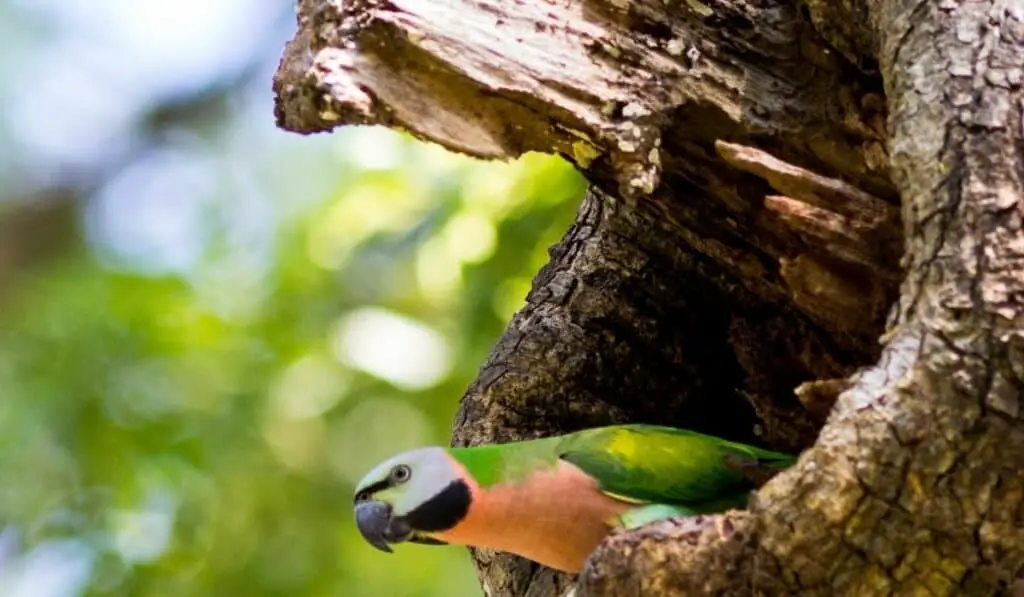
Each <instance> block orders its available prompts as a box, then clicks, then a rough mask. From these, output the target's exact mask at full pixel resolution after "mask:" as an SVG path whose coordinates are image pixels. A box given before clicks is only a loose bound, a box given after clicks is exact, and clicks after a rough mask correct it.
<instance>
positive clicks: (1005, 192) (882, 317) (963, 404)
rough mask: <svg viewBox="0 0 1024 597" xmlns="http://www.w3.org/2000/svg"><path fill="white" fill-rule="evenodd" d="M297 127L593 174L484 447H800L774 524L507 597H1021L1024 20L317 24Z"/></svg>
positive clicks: (609, 551) (683, 544)
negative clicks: (631, 439)
mask: <svg viewBox="0 0 1024 597" xmlns="http://www.w3.org/2000/svg"><path fill="white" fill-rule="evenodd" d="M298 8H299V10H298V24H299V27H298V32H297V34H296V36H295V38H294V39H293V40H292V41H291V42H290V43H289V45H288V46H287V48H286V49H285V53H284V57H283V59H282V61H281V65H280V68H279V71H278V74H277V77H276V79H275V91H276V93H277V118H278V123H279V125H280V126H282V127H284V128H286V129H289V130H293V131H298V132H303V133H308V132H316V131H326V130H330V129H332V128H333V127H336V126H339V125H343V124H383V125H386V126H390V127H394V128H400V129H404V130H407V131H410V132H411V133H412V134H414V135H417V136H418V137H421V138H423V139H425V140H429V141H432V142H436V143H440V144H442V145H444V146H445V147H448V148H450V149H452V150H454V151H459V152H464V153H467V154H470V155H474V156H479V157H483V158H489V159H508V158H514V157H516V156H518V155H520V154H522V153H523V152H526V151H546V152H556V153H558V154H561V155H563V156H564V157H565V158H566V159H568V160H570V161H572V162H573V163H575V164H576V165H577V166H578V167H579V168H580V170H581V171H582V172H584V174H585V175H586V176H587V178H588V179H589V180H590V182H591V187H590V190H589V191H588V193H587V195H586V197H584V198H583V201H582V205H581V207H580V210H579V214H578V218H577V221H576V223H575V224H574V225H573V226H572V228H571V229H570V230H569V231H568V232H567V233H566V235H565V238H564V239H563V240H562V241H561V242H560V243H559V244H558V245H557V246H555V247H554V248H552V249H551V261H550V263H549V264H548V265H547V266H546V267H545V268H544V269H543V270H542V271H541V272H540V273H539V274H538V275H537V277H536V279H535V281H534V285H533V289H532V291H531V292H530V295H529V297H528V301H527V305H526V306H525V307H524V308H523V309H522V311H521V312H520V313H518V314H517V315H516V316H515V317H514V318H513V320H512V321H511V322H510V324H509V326H508V329H507V330H506V331H505V333H504V334H503V335H502V337H501V338H500V339H499V341H498V342H497V345H496V346H495V348H494V351H493V353H492V354H491V356H490V358H489V359H488V361H487V362H486V363H485V364H484V365H483V368H482V369H481V372H480V376H479V377H478V379H477V380H476V381H475V382H474V383H473V384H472V386H471V387H470V388H469V390H468V391H467V393H466V395H465V396H464V397H463V399H462V405H461V409H460V412H459V416H458V419H457V421H456V425H455V433H454V441H455V442H457V443H460V444H479V443H486V442H492V441H495V440H506V439H511V438H522V437H530V436H537V435H544V434H550V433H556V432H562V431H567V430H571V429H576V428H580V427H587V426H593V425H599V424H606V423H612V422H622V421H643V422H658V423H666V424H673V425H682V426H688V427H693V428H698V429H702V430H705V431H709V432H712V433H717V434H720V435H724V436H728V437H732V438H736V439H740V440H748V441H758V442H760V443H763V444H765V445H768V446H771V447H774V448H779V449H789V450H801V449H802V450H804V452H803V454H802V456H801V458H800V460H799V463H798V464H797V465H796V466H795V467H793V468H792V469H790V470H788V471H786V472H785V473H783V474H780V475H778V476H777V477H775V478H774V479H772V480H771V481H769V482H768V483H767V484H766V485H765V486H764V487H762V488H761V490H760V491H759V492H757V493H756V494H755V495H754V496H753V498H752V503H751V506H750V508H749V509H748V510H747V511H734V512H729V513H726V514H723V515H719V516H708V517H701V518H697V519H690V520H672V521H663V522H659V523H655V524H652V525H649V526H647V527H644V528H642V529H638V530H636V531H633V532H628V533H616V534H614V535H613V536H611V537H610V538H609V539H608V540H606V541H605V543H604V544H602V546H601V547H600V548H599V549H598V550H597V551H596V552H595V553H594V555H593V556H592V557H591V558H590V560H589V562H588V565H587V567H586V568H585V569H584V571H583V572H582V573H581V575H580V578H579V579H571V578H567V577H565V576H562V575H557V574H554V573H552V572H551V571H549V570H544V569H541V568H539V567H537V566H534V565H531V564H530V563H528V562H525V561H523V560H520V559H518V558H513V557H510V556H506V555H501V554H493V553H483V552H479V553H475V554H474V557H475V559H476V562H477V565H478V569H479V571H480V577H481V581H482V584H483V586H484V588H485V590H486V592H487V593H488V594H489V595H494V596H497V595H515V596H521V595H531V596H548V595H556V594H564V593H567V592H572V591H575V593H576V595H594V596H596V595H615V596H632V595H655V596H660V595H705V594H709V595H710V594H722V595H752V594H758V595H768V594H772V595H776V594H779V595H782V594H801V595H911V594H912V595H918V594H921V595H996V594H1010V592H1011V591H1012V590H1013V588H1012V587H1013V585H1014V582H1015V580H1016V579H1018V578H1020V577H1022V576H1024V474H1022V473H1024V425H1022V419H1021V417H1022V408H1021V406H1022V405H1021V394H1022V391H1024V230H1022V228H1024V225H1022V220H1024V128H1022V126H1024V123H1022V116H1021V114H1022V111H1024V91H1022V78H1024V75H1022V73H1024V2H1022V0H915V1H909V0H845V1H844V2H824V1H822V0H807V1H806V2H800V3H797V2H793V1H788V0H514V1H513V0H504V1H503V0H345V1H344V2H342V1H340V0H300V2H299V7H298Z"/></svg>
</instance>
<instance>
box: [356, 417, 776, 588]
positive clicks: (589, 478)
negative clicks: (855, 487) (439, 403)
mask: <svg viewBox="0 0 1024 597" xmlns="http://www.w3.org/2000/svg"><path fill="white" fill-rule="evenodd" d="M793 462H794V457H793V456H789V455H786V454H781V453H777V452H772V451H769V450H763V449H760V448H755V447H753V446H747V445H744V444H740V443H734V442H729V441H725V440H723V439H719V438H717V437H712V436H708V435H702V434H699V433H695V432H693V431H687V430H684V429H676V428H672V427H659V426H653V425H615V426H610V427H599V428H595V429H586V430H583V431H577V432H575V433H570V434H568V435H561V436H557V437H547V438H540V439H532V440H527V441H521V442H513V443H506V444H496V445H487V446H476V447H470V448H442V447H427V448H421V449H417V450H412V451H409V452H405V453H402V454H399V455H398V456H395V457H393V458H390V459H388V460H386V461H384V462H382V463H381V464H379V465H377V466H376V467H375V468H374V469H373V470H371V471H370V472H369V473H367V475H366V476H365V477H363V479H362V480H361V481H360V482H359V484H358V486H357V487H356V492H355V500H354V502H355V506H354V507H355V517H356V525H357V526H358V528H359V532H360V533H361V534H362V535H363V537H364V538H365V539H366V540H367V541H368V542H369V543H370V544H371V545H373V546H374V547H376V548H378V549H381V550H383V551H387V552H390V551H391V547H390V545H391V544H395V543H400V542H404V541H409V542H413V543H422V544H435V545H436V544H448V543H451V544H459V545H468V546H473V547H483V548H490V549H495V550H499V551H505V552H510V553H514V554H517V555H520V556H523V557H525V558H527V559H530V560H533V561H535V562H538V563H540V564H543V565H545V566H548V567H551V568H554V569H556V570H562V571H565V572H572V573H575V572H578V571H579V570H580V569H581V568H582V567H583V563H584V561H585V560H586V559H587V556H589V555H590V553H591V552H592V551H593V550H594V548H595V547H597V544H598V543H599V542H600V541H601V539H603V538H604V537H605V535H607V534H608V533H609V532H610V531H611V529H612V528H614V527H616V526H622V527H626V528H633V527H636V526H640V525H643V524H646V523H647V522H651V521H653V520H657V519H660V518H667V517H670V516H688V515H694V514H701V513H709V512H719V511H723V510H727V509H729V508H743V507H745V506H746V501H747V496H748V495H749V492H750V491H751V490H752V489H754V488H755V487H756V485H757V483H756V480H757V478H758V477H766V476H770V475H771V474H773V473H775V472H777V471H779V470H781V469H784V468H786V467H788V466H790V465H791V464H793Z"/></svg>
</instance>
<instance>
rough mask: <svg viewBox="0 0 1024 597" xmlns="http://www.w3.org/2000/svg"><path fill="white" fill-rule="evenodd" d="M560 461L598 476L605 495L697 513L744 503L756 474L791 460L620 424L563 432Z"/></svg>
mask: <svg viewBox="0 0 1024 597" xmlns="http://www.w3.org/2000/svg"><path fill="white" fill-rule="evenodd" d="M559 450H560V454H559V455H560V456H561V458H562V459H563V460H566V461H568V462H571V463H572V464H574V465H576V466H578V467H579V468H580V469H582V470H583V471H584V472H585V473H587V474H588V475H591V476H592V477H594V478H595V479H597V481H598V484H599V487H600V488H601V490H602V491H604V492H605V493H608V494H610V495H612V496H615V497H618V498H620V499H623V500H626V501H634V502H638V503H665V504H676V505H682V506H687V507H688V508H691V509H694V510H698V511H717V510H722V509H726V508H729V507H742V506H743V505H744V504H745V501H746V495H747V493H748V492H749V491H750V490H752V489H754V488H755V487H756V486H757V484H758V483H757V479H758V476H764V477H767V476H770V475H771V474H773V473H775V472H777V471H778V470H781V469H784V468H786V467H788V466H790V465H792V464H793V462H794V460H795V459H794V458H793V457H792V456H788V455H785V454H780V453H777V452H771V451H769V450H762V449H760V448H755V447H753V446H747V445H744V444H739V443H734V442H728V441H725V440H723V439H719V438H716V437H712V436H709V435H702V434H699V433H694V432H692V431H686V430H683V429H675V428H672V427H657V426H652V425H619V426H614V427H602V428H598V429H589V430H586V431H581V432H578V433H575V434H571V435H569V436H566V437H565V438H564V439H563V441H562V443H561V445H560V446H559Z"/></svg>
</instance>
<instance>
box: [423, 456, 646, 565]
mask: <svg viewBox="0 0 1024 597" xmlns="http://www.w3.org/2000/svg"><path fill="white" fill-rule="evenodd" d="M472 490H473V494H474V495H473V503H472V505H471V506H470V510H469V513H468V514H467V515H466V518H464V519H463V520H462V522H460V523H459V524H458V525H457V526H456V527H455V528H454V529H452V530H450V531H447V532H444V533H439V534H437V535H436V537H438V538H439V539H442V540H444V541H447V542H449V543H457V544H462V545H471V546H474V547H485V548H490V549H496V550H499V551H507V552H511V553H515V554H518V555H521V556H523V557H525V558H528V559H530V560H533V561H535V562H539V563H541V564H544V565H545V566H549V567H551V568H555V569H558V570H563V571H565V572H573V573H575V572H578V571H579V570H580V568H582V566H583V563H584V561H585V560H586V558H587V556H588V555H590V552H592V551H593V550H594V548H595V547H597V544H598V543H599V542H600V541H601V539H602V538H603V537H604V536H605V535H607V534H608V532H609V531H610V530H611V526H610V524H609V523H612V522H613V521H614V519H615V518H616V517H617V516H618V515H619V514H621V513H622V512H624V511H625V510H628V509H629V508H630V507H631V505H630V504H627V503H625V502H621V501H619V500H616V499H613V498H611V497H608V496H607V495H605V494H603V493H601V492H600V491H598V489H597V484H596V483H595V482H594V480H593V479H591V478H590V477H589V476H587V475H586V474H585V473H583V472H582V471H580V470H579V469H578V468H577V467H575V466H574V465H572V464H569V463H567V462H560V463H559V464H558V466H557V467H556V468H554V469H551V470H546V471H541V472H538V473H536V474H534V475H533V476H531V477H530V478H528V479H526V480H524V481H522V482H520V483H515V484H512V483H509V484H502V485H497V486H494V487H490V488H487V489H486V490H484V489H480V488H477V487H473V488H472Z"/></svg>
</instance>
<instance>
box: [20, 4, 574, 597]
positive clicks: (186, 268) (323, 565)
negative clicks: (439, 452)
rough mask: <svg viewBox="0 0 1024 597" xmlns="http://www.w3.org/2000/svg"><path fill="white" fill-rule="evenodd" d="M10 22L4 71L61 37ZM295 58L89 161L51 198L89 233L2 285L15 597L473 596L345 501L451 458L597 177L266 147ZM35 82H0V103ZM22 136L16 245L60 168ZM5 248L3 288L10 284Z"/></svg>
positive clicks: (403, 147) (219, 83)
mask: <svg viewBox="0 0 1024 597" xmlns="http://www.w3.org/2000/svg"><path fill="white" fill-rule="evenodd" d="M68 1H69V2H71V0H68ZM53 3H56V4H58V5H59V4H60V2H59V1H58V0H51V2H50V4H53ZM186 4H187V3H186ZM20 6H21V8H19V3H13V4H5V3H4V2H0V14H4V15H5V16H6V18H7V19H8V23H7V25H0V50H7V52H6V53H3V52H0V58H2V59H3V60H5V61H8V62H11V61H12V60H13V59H12V56H18V55H22V56H23V55H27V53H25V48H26V47H30V45H31V43H36V42H39V40H46V41H47V43H53V40H54V36H60V35H65V32H63V30H62V29H60V28H59V27H52V28H47V27H39V33H38V35H39V36H40V37H39V40H36V41H35V42H33V41H32V39H35V38H32V39H29V38H30V36H27V34H25V33H24V30H23V29H18V30H19V31H21V32H22V35H21V36H20V37H17V38H13V37H9V36H8V37H5V36H3V35H2V34H3V32H4V28H5V27H6V28H8V29H10V30H13V29H17V28H18V27H17V24H18V23H19V21H18V19H19V18H20V19H22V21H21V23H23V24H24V23H25V22H29V21H31V22H33V23H36V24H38V23H41V22H42V23H46V22H47V21H46V18H47V17H46V14H48V13H43V14H42V15H40V14H38V13H33V12H31V11H26V9H24V6H25V4H24V3H21V4H20ZM282 6H283V7H284V8H286V9H289V10H290V9H291V6H290V4H289V3H283V4H282ZM181 10H182V11H187V9H186V8H182V9H181ZM239 16H240V17H241V18H246V14H244V13H243V14H241V15H239ZM29 17H31V19H29ZM281 22H282V23H285V24H288V23H289V22H288V21H287V20H282V21H281ZM271 29H272V30H273V31H278V29H277V28H271ZM281 31H285V32H287V27H285V28H284V29H281ZM279 33H280V31H279ZM284 36H285V35H284V34H282V35H279V38H280V39H283V37H284ZM269 38H270V39H275V40H276V39H278V37H274V36H273V35H271V36H270V37H269ZM5 39H6V40H7V41H3V40H5ZM39 43H41V42H39ZM18 44H21V45H18ZM26 44H29V45H26ZM278 49H279V46H275V47H272V48H262V50H263V51H265V52H266V55H263V54H261V55H259V56H253V57H250V58H249V60H250V61H252V62H254V63H256V65H257V66H256V67H254V69H253V71H252V72H256V73H260V74H259V76H253V77H252V78H251V79H249V80H246V79H245V78H244V77H243V78H238V79H237V80H235V79H231V78H230V76H229V75H230V73H228V74H222V76H221V78H216V77H212V78H211V79H210V81H207V82H206V83H204V85H200V86H198V87H199V88H197V89H186V90H185V91H182V92H181V93H179V94H178V95H174V96H173V98H172V99H167V98H162V97H152V98H147V99H146V101H147V102H149V103H148V104H146V106H144V108H145V109H147V110H149V111H150V112H149V114H151V115H152V114H153V113H161V114H163V112H160V111H161V110H162V109H163V107H164V106H165V104H166V102H168V101H172V100H173V101H174V102H182V101H187V100H188V97H190V95H189V94H195V95H200V94H203V93H210V89H214V92H215V93H216V94H219V95H220V96H222V100H221V104H222V106H223V110H221V111H216V110H215V111H214V113H215V114H216V115H217V117H216V118H210V117H208V116H209V115H208V114H203V115H202V116H201V117H197V118H193V117H192V116H194V112H188V111H186V115H187V117H183V118H181V119H179V120H176V121H172V122H171V123H170V124H166V123H163V124H161V126H165V127H166V130H163V131H162V132H161V134H159V135H155V136H153V137H152V138H150V139H149V141H148V142H146V143H143V144H140V143H127V144H125V145H124V147H123V148H122V149H123V151H121V153H119V154H117V155H116V156H115V157H114V158H110V157H109V156H108V157H107V158H105V159H103V160H95V161H94V162H88V160H86V159H85V158H84V157H83V159H82V161H81V162H76V164H77V165H78V166H79V167H80V168H81V169H82V170H84V171H88V172H90V173H92V175H93V176H92V178H91V179H89V180H90V182H89V184H82V185H80V186H77V187H76V186H75V185H74V183H66V182H62V183H61V184H63V185H65V186H68V187H69V188H70V189H71V191H73V192H74V193H75V197H76V201H77V203H75V204H74V206H73V209H74V211H75V214H76V216H75V217H76V222H77V230H78V231H79V234H80V238H77V239H71V240H69V239H58V240H61V241H62V245H61V246H62V247H63V248H62V250H61V251H59V252H57V253H56V255H55V256H54V257H51V258H48V259H46V260H43V261H39V262H33V263H32V264H31V266H23V267H21V269H20V270H19V271H18V272H17V276H15V277H8V278H3V277H2V276H0V279H6V280H8V282H7V284H6V286H5V287H4V288H3V289H2V291H0V479H3V482H2V483H0V595H3V596H12V597H15V596H16V597H28V596H31V597H64V596H68V597H70V596H74V595H90V596H93V595H95V596H100V595H126V596H128V595H130V596H140V597H141V596H153V597H156V596H160V597H173V596H179V595H180V596H185V595H187V596H193V597H203V596H214V595H216V596H226V595H252V596H261V595H296V596H297V595H302V596H311V597H319V596H328V595H330V596H345V597H359V596H363V595H365V596H378V595H408V596H437V597H453V596H460V595H479V594H480V591H479V588H478V587H477V584H476V579H475V575H474V573H473V571H472V567H471V565H470V563H469V558H468V555H467V553H466V552H465V550H463V549H461V548H457V547H424V546H400V547H399V548H398V549H397V550H396V551H397V553H396V554H394V555H390V556H388V555H385V554H382V553H380V552H377V551H375V550H373V549H372V548H370V547H369V546H367V545H366V544H365V543H363V541H362V540H361V538H360V537H359V535H358V533H357V532H356V530H355V528H354V526H353V524H352V514H351V494H352V487H353V484H354V483H355V482H356V481H357V480H358V479H359V477H360V476H361V475H362V474H363V473H364V472H365V471H366V470H367V469H368V468H369V467H370V466H371V465H372V464H374V463H376V461H378V460H379V459H381V458H383V457H385V456H388V455H390V454H392V453H394V452H396V451H399V450H402V449H406V448H409V447H412V446H416V445H423V444H427V443H446V442H447V441H448V436H449V433H450V426H451V421H452V417H453V415H454V412H455V409H456V408H457V403H458V398H459V396H461V394H462V392H463V391H464V390H465V388H466V386H467V384H468V383H469V382H470V381H471V380H472V378H473V377H474V376H475V374H476V372H477V370H478V369H479V367H480V365H481V364H482V363H483V361H484V359H485V358H486V356H487V354H488V352H489V350H490V348H491V346H492V344H493V342H494V341H495V339H496V338H497V336H498V334H499V333H500V332H501V330H502V329H503V328H504V325H505V323H506V322H507V320H508V318H509V317H510V316H511V314H512V313H514V312H515V310H516V309H518V307H519V306H520V305H521V304H522V301H523V299H524V297H525V295H526V292H527V290H528V289H529V283H530V279H531V277H532V276H533V275H534V274H535V273H536V271H537V270H538V268H539V267H540V266H541V265H542V264H543V263H544V262H545V261H546V259H547V255H546V248H547V247H548V246H550V245H551V244H553V243H554V242H556V241H557V240H558V239H559V237H560V236H561V234H562V233H563V232H564V231H565V230H566V228H567V226H568V224H569V222H570V221H571V219H572V216H573V213H574V212H575V208H576V205H577V204H578V198H579V196H580V195H581V193H582V188H583V187H582V181H581V179H580V178H579V176H578V175H577V174H576V173H575V172H574V171H572V170H571V169H570V168H569V167H568V166H567V165H566V164H565V163H563V162H561V161H559V160H557V159H554V158H550V157H545V156H537V155H528V156H525V157H524V158H522V159H520V160H519V161H517V162H515V163H510V164H497V163H483V162H477V161H473V160H470V159H468V158H463V157H459V156H455V155H452V154H448V153H446V152H444V151H443V150H441V149H439V148H437V147H433V146H427V145H424V144H422V143H419V142H417V141H414V140H411V139H409V138H407V137H403V136H401V135H399V134H397V133H393V132H390V131H386V130H382V129H345V130H342V131H339V132H337V133H336V134H334V135H332V136H330V137H323V136H321V137H310V138H303V137H298V136H294V135H286V134H284V133H281V132H279V131H274V130H273V128H272V112H271V108H270V103H269V72H270V68H271V67H272V62H273V59H275V58H276V52H277V51H278ZM19 52H22V53H21V54H19ZM261 64H262V65H263V67H262V70H260V68H261V67H260V66H259V65H261ZM22 66H23V67H25V68H30V67H31V64H29V65H28V66H27V67H26V66H25V65H22ZM19 73H20V74H19ZM22 76H24V72H21V71H17V72H7V73H5V74H4V76H3V77H2V78H0V100H2V101H4V105H6V106H12V105H15V106H16V105H17V102H18V101H20V100H19V99H18V96H17V89H16V84H17V83H18V82H19V81H20V80H22V79H20V78H19V77H22ZM94 99H95V98H94ZM102 99H103V98H100V100H102ZM100 100H97V101H100ZM140 101H142V100H140ZM138 109H139V110H142V109H143V108H138ZM12 114H14V115H17V114H18V112H17V111H13V112H12V111H7V115H8V117H9V118H8V120H7V121H5V122H4V123H0V124H2V125H3V126H0V174H3V176H0V178H4V180H3V182H4V183H5V185H6V186H5V190H4V191H0V230H2V229H3V228H2V227H3V224H4V220H5V218H8V217H9V216H10V215H11V214H13V213H15V212H17V211H18V210H19V209H23V208H25V207H26V205H27V204H28V203H30V200H31V198H32V197H34V196H36V195H35V194H34V193H36V190H37V189H40V188H42V189H44V190H45V187H46V184H49V183H46V182H45V181H47V180H52V179H53V177H52V176H49V175H48V174H46V173H48V172H51V170H52V169H50V167H51V166H53V165H54V162H55V161H56V160H57V158H56V157H54V155H56V154H55V153H54V152H55V151H57V150H53V149H52V147H51V146H52V145H53V143H51V144H50V145H47V144H46V143H47V142H49V141H53V139H43V140H40V139H34V141H33V139H29V138H28V137H27V136H26V135H28V134H27V133H25V132H24V128H23V127H22V128H21V129H19V126H21V124H19V122H20V121H15V120H13V119H14V117H15V116H12ZM164 115H165V114H164ZM22 116H23V115H22ZM19 118H21V116H19ZM152 126H154V125H153V120H152V119H147V118H143V117H139V118H138V119H136V120H135V121H133V122H132V123H131V126H126V127H125V128H124V130H122V131H120V132H119V133H118V135H127V136H128V137H132V138H136V139H137V138H138V137H139V136H140V135H142V134H143V132H142V131H143V130H144V129H145V127H152ZM33 134H40V135H44V136H45V135H54V136H60V135H62V134H63V132H62V130H61V129H59V128H57V129H46V130H43V131H42V132H39V131H36V132H35V133H33ZM119 138H120V137H119ZM29 141H32V142H34V143H35V145H34V147H36V149H35V150H30V149H26V148H27V147H29V145H32V143H29ZM39 147H43V148H44V149H46V148H49V149H46V151H43V150H40V149H39ZM84 147H85V149H84V150H83V151H86V150H89V148H90V146H89V145H85V146H84ZM59 149H60V151H61V152H65V153H66V152H67V151H70V150H68V148H67V146H66V144H65V145H62V146H61V147H60V148H59ZM47 151H49V152H50V153H47ZM95 151H96V152H99V151H100V148H99V146H98V145H97V146H95ZM61 155H63V154H61ZM86 157H95V155H94V154H91V155H90V156H86ZM47 160H49V161H47ZM86 162H88V163H86ZM82 163H85V165H84V166H83V165H82ZM111 164H113V165H111ZM58 165H59V164H58ZM40 172H42V173H43V174H40ZM86 178H88V177H86ZM40 180H42V181H44V182H42V183H41V182H39V181H40ZM75 180H80V178H76V179H75ZM26 181H27V182H26ZM5 195H6V196H5ZM26 198H27V199H26ZM29 207H31V206H29ZM44 232H45V228H44ZM10 238H14V237H13V236H12V237H10ZM63 241H67V242H66V243H64V242H63ZM3 242H4V239H0V268H2V267H4V266H5V265H6V266H8V267H18V264H17V263H15V264H13V265H12V264H11V263H7V262H5V261H4V260H3V259H2V257H3V255H2V249H3ZM11 242H14V241H11ZM0 273H2V272H0Z"/></svg>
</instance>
